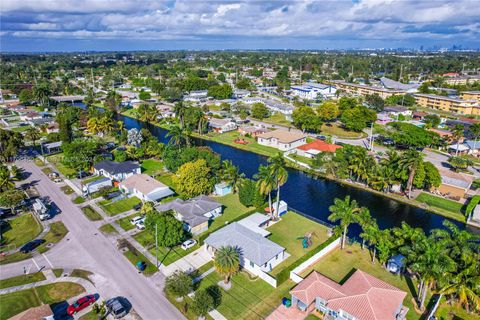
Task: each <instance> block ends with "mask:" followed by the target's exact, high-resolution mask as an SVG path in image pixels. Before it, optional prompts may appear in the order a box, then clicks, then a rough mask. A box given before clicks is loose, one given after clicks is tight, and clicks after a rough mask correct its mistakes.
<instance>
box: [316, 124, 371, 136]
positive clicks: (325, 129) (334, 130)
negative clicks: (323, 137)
mask: <svg viewBox="0 0 480 320" xmlns="http://www.w3.org/2000/svg"><path fill="white" fill-rule="evenodd" d="M320 131H321V133H322V134H327V135H331V136H336V137H337V138H347V139H352V138H353V139H355V138H363V137H364V136H365V134H364V133H361V132H355V131H347V130H345V129H343V128H342V127H340V126H339V125H338V124H335V123H329V124H326V123H324V124H323V125H322V128H321V129H320Z"/></svg>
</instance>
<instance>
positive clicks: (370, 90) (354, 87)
mask: <svg viewBox="0 0 480 320" xmlns="http://www.w3.org/2000/svg"><path fill="white" fill-rule="evenodd" d="M331 82H332V84H334V85H335V86H336V88H337V90H339V89H341V90H343V91H345V92H346V93H348V94H351V95H360V96H366V95H368V94H375V93H376V94H378V95H379V96H380V97H381V98H382V99H386V98H388V97H391V96H394V95H403V94H405V93H407V92H406V91H405V90H391V89H386V88H383V87H374V86H369V85H366V84H356V83H349V82H345V81H343V80H332V81H331Z"/></svg>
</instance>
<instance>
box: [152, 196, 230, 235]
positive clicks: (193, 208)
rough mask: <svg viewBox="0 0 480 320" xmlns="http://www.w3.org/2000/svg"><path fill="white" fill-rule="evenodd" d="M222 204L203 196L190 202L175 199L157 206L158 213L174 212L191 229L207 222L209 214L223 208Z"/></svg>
mask: <svg viewBox="0 0 480 320" xmlns="http://www.w3.org/2000/svg"><path fill="white" fill-rule="evenodd" d="M221 206H222V204H221V203H219V202H216V201H214V200H212V199H210V198H209V197H207V196H204V195H201V196H198V197H195V198H192V199H189V200H182V199H178V198H177V199H175V200H173V201H170V202H167V203H164V204H159V205H157V206H155V209H156V210H157V211H158V212H164V211H168V210H174V211H175V212H177V213H178V214H180V215H181V216H182V217H183V220H184V221H185V222H187V223H188V224H189V225H190V226H191V227H194V226H197V225H199V224H201V223H203V222H205V221H207V220H209V218H208V217H205V214H206V213H207V212H210V211H212V210H215V209H217V208H219V207H221Z"/></svg>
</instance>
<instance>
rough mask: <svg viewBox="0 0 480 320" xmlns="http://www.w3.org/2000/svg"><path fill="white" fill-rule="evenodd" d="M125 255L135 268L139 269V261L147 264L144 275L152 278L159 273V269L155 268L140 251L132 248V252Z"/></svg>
mask: <svg viewBox="0 0 480 320" xmlns="http://www.w3.org/2000/svg"><path fill="white" fill-rule="evenodd" d="M123 255H124V256H125V257H126V258H127V259H128V261H130V262H131V263H132V264H133V265H134V266H135V268H136V267H137V263H138V262H139V261H143V262H145V263H146V264H147V267H146V268H145V271H143V274H144V275H146V276H150V275H152V274H154V273H155V272H157V271H158V269H157V267H155V265H154V264H152V263H151V262H150V260H148V259H147V258H146V257H145V256H144V255H143V254H142V253H141V252H140V251H138V250H137V249H135V248H134V247H132V246H131V248H130V250H128V251H126V252H124V253H123Z"/></svg>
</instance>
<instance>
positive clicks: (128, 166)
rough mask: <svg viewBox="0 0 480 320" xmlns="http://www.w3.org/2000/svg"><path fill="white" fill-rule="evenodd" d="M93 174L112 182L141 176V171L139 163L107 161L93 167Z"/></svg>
mask: <svg viewBox="0 0 480 320" xmlns="http://www.w3.org/2000/svg"><path fill="white" fill-rule="evenodd" d="M93 173H94V174H96V175H102V176H104V177H107V178H109V179H110V180H115V181H123V180H125V179H126V178H128V177H130V176H132V175H134V174H140V173H141V169H140V166H139V165H138V163H136V162H133V161H124V162H114V161H110V160H105V161H101V162H99V163H97V164H96V165H94V166H93Z"/></svg>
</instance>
